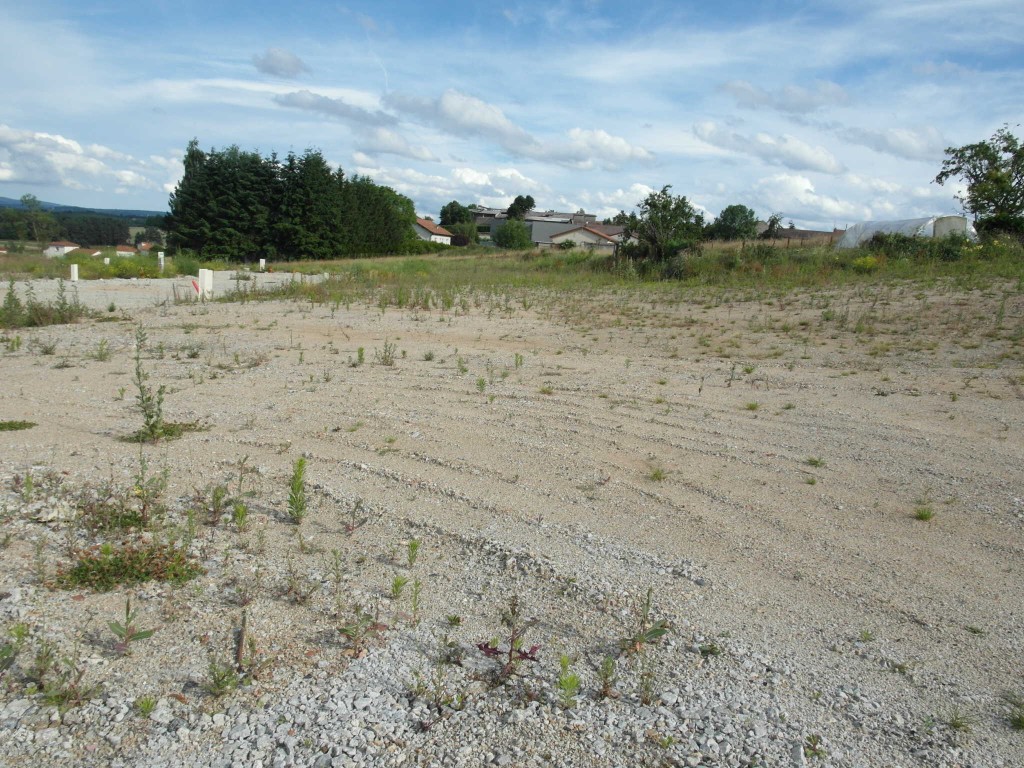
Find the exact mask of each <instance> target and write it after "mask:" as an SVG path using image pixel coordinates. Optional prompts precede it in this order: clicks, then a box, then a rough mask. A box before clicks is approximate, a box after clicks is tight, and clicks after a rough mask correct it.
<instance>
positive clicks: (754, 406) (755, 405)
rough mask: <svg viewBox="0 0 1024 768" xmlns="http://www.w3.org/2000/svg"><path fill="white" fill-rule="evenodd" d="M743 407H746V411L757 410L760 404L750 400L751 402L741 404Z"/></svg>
mask: <svg viewBox="0 0 1024 768" xmlns="http://www.w3.org/2000/svg"><path fill="white" fill-rule="evenodd" d="M743 407H744V408H746V409H747V410H748V411H756V410H757V409H758V408H760V407H761V406H760V404H759V403H754V402H751V403H747V404H746V405H745V406H743Z"/></svg>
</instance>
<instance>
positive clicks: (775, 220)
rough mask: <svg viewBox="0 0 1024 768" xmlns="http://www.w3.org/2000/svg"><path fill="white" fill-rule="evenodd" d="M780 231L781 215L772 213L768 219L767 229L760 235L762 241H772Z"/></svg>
mask: <svg viewBox="0 0 1024 768" xmlns="http://www.w3.org/2000/svg"><path fill="white" fill-rule="evenodd" d="M781 231H782V214H781V213H773V214H772V215H771V216H769V217H768V227H767V228H766V229H765V231H764V232H762V233H761V238H762V239H763V240H774V239H775V238H777V237H778V236H779V233H780V232H781Z"/></svg>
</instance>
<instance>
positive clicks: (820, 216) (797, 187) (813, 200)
mask: <svg viewBox="0 0 1024 768" xmlns="http://www.w3.org/2000/svg"><path fill="white" fill-rule="evenodd" d="M754 191H755V194H756V195H757V197H758V198H759V199H760V201H761V202H762V204H763V205H764V207H765V208H767V209H768V210H772V211H785V212H786V215H787V216H788V217H793V218H799V219H802V220H806V221H815V222H823V221H833V220H836V221H837V222H838V223H840V224H842V223H844V222H847V221H860V220H862V219H870V218H871V208H870V207H868V206H865V205H861V204H858V203H854V202H850V201H847V200H841V199H839V198H837V197H834V196H830V195H822V194H819V193H818V191H817V190H816V189H815V187H814V184H813V183H812V182H811V180H810V179H808V178H807V177H806V176H801V175H797V174H789V173H780V174H777V175H775V176H770V177H767V178H763V179H760V180H759V181H758V182H757V184H756V185H755V186H754Z"/></svg>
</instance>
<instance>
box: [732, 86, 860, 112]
mask: <svg viewBox="0 0 1024 768" xmlns="http://www.w3.org/2000/svg"><path fill="white" fill-rule="evenodd" d="M722 90H724V91H726V92H727V93H730V94H732V96H733V98H735V99H736V103H737V104H738V105H739V106H741V107H745V108H747V109H761V108H767V109H774V110H777V111H779V112H790V113H794V114H803V113H806V112H814V111H815V110H818V109H821V108H823V107H829V106H835V105H837V104H845V103H846V101H847V100H848V96H847V94H846V91H845V90H844V89H843V88H842V86H840V85H837V84H836V83H832V82H829V81H827V80H819V81H818V82H816V83H815V84H814V88H803V87H801V86H798V85H787V86H786V87H785V88H781V89H779V90H776V91H766V90H764V89H763V88H758V87H757V86H755V85H753V84H751V83H749V82H747V81H746V80H730V81H729V82H727V83H725V84H724V85H723V86H722Z"/></svg>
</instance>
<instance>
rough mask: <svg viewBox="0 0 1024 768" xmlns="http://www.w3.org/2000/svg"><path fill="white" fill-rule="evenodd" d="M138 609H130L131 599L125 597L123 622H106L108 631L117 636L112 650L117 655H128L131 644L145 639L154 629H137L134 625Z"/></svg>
mask: <svg viewBox="0 0 1024 768" xmlns="http://www.w3.org/2000/svg"><path fill="white" fill-rule="evenodd" d="M137 615H138V611H133V610H132V599H131V598H130V597H127V598H125V601H124V623H123V624H122V623H121V622H119V621H111V622H109V623H108V624H107V626H108V627H110V631H111V632H113V633H114V634H115V635H116V636H117V643H116V644H115V645H114V650H115V651H117V654H118V656H128V655H129V654H130V653H131V644H132V643H135V642H138V641H139V640H146V639H148V638H150V637H152V636H153V633H154V632H156V629H139V628H138V627H136V626H135V619H136V617H137Z"/></svg>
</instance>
